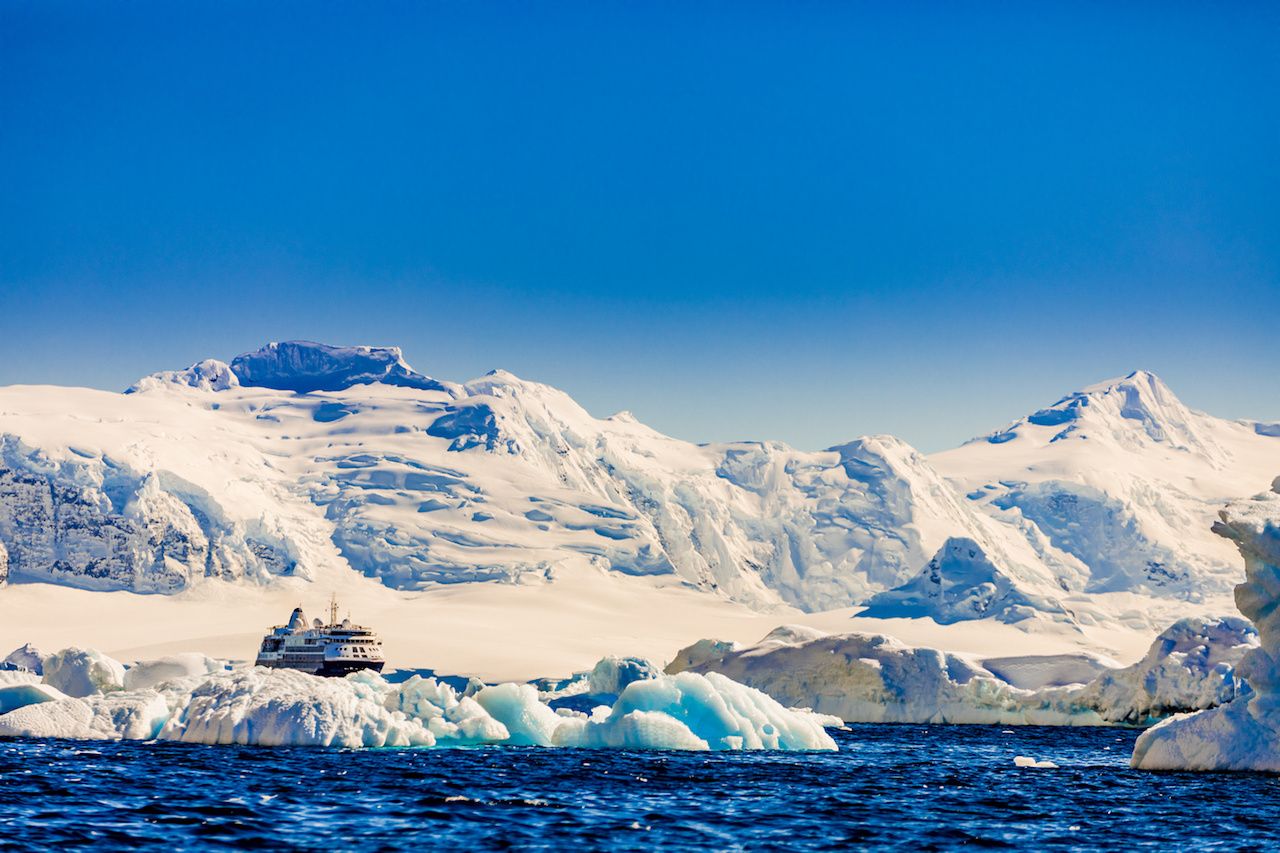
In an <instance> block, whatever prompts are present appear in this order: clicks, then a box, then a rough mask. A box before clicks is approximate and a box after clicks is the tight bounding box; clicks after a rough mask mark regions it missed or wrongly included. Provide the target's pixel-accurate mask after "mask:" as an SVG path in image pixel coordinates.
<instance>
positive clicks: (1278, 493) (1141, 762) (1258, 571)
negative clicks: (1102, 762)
mask: <svg viewBox="0 0 1280 853" xmlns="http://www.w3.org/2000/svg"><path fill="white" fill-rule="evenodd" d="M1271 488H1272V491H1271V492H1270V493H1269V494H1263V495H1259V496H1257V497H1255V498H1253V499H1252V500H1247V501H1238V502H1236V503H1233V504H1231V505H1230V506H1229V507H1228V508H1227V509H1225V510H1223V512H1222V513H1221V518H1222V520H1221V521H1219V522H1218V523H1216V524H1215V525H1214V528H1213V529H1214V532H1216V533H1217V534H1218V535H1220V536H1224V537H1226V538H1228V539H1230V540H1232V541H1233V542H1235V543H1236V546H1237V547H1238V548H1239V549H1240V553H1241V554H1242V555H1243V556H1244V566H1245V582H1244V583H1242V584H1240V585H1239V586H1237V587H1236V606H1237V607H1239V608H1240V612H1241V613H1243V614H1244V615H1245V616H1246V617H1248V618H1249V619H1250V620H1252V621H1253V623H1254V624H1255V625H1256V626H1257V628H1258V634H1259V637H1260V640H1261V646H1260V647H1259V648H1257V649H1254V650H1253V651H1251V652H1249V653H1248V654H1247V655H1245V657H1244V659H1243V660H1242V661H1241V664H1240V667H1239V672H1240V674H1241V675H1242V676H1243V677H1244V678H1245V679H1246V680H1247V681H1248V682H1249V686H1250V687H1252V688H1253V691H1254V693H1253V695H1252V696H1248V697H1241V698H1239V699H1237V700H1235V701H1233V702H1230V703H1228V704H1226V705H1223V706H1222V707H1220V708H1215V709H1214V710H1212V711H1202V712H1200V713H1198V714H1191V715H1187V716H1180V717H1174V718H1173V719H1170V720H1168V721H1166V722H1164V723H1162V724H1161V725H1158V726H1156V727H1155V728H1153V729H1151V730H1149V731H1147V732H1145V733H1144V734H1143V735H1142V736H1141V737H1140V738H1138V742H1137V743H1136V744H1135V745H1134V749H1133V761H1132V764H1133V766H1134V767H1136V768H1139V769H1143V770H1263V771H1269V772H1273V773H1274V772H1280V477H1277V478H1276V479H1275V481H1274V482H1273V483H1272V485H1271Z"/></svg>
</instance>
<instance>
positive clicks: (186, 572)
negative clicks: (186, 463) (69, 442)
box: [0, 436, 295, 593]
mask: <svg viewBox="0 0 1280 853" xmlns="http://www.w3.org/2000/svg"><path fill="white" fill-rule="evenodd" d="M162 483H163V484H162ZM0 553H3V554H4V560H3V561H0V564H2V566H3V568H4V569H5V571H4V573H3V574H4V575H5V576H7V577H8V578H10V579H13V580H19V579H20V580H24V581H48V582H53V583H61V584H67V585H70V586H77V587H82V588H85V589H97V590H111V589H128V590H133V591H136V592H160V593H169V592H176V591H178V590H180V589H183V588H185V587H186V586H187V585H189V584H190V583H191V582H192V581H193V580H196V579H198V578H201V577H222V578H241V577H257V578H264V577H267V576H270V575H280V574H288V573H290V572H291V571H292V570H293V568H294V565H295V561H294V559H293V558H292V557H291V556H290V547H289V545H288V543H286V542H284V541H282V540H279V539H274V541H273V540H272V539H267V538H264V537H255V536H254V535H251V534H250V533H249V532H248V531H247V530H246V529H245V528H244V526H243V525H241V524H238V523H234V522H230V521H228V520H227V519H226V518H225V516H224V514H223V513H222V511H221V509H220V507H219V506H218V504H217V503H216V501H213V500H212V499H211V498H209V497H208V496H207V495H205V494H204V493H202V491H201V490H200V489H197V488H195V487H193V486H190V485H189V484H183V483H181V482H179V481H178V480H177V479H176V478H173V477H172V476H167V475H166V474H165V472H158V471H140V470H136V469H134V468H132V467H131V466H129V465H126V464H124V463H121V462H117V461H114V460H112V459H111V458H109V457H105V456H93V455H87V454H86V455H75V454H72V458H70V459H54V458H51V457H50V456H48V455H46V454H45V453H43V452H42V451H41V450H40V449H38V448H33V447H30V446H28V445H26V444H25V443H23V442H22V441H21V440H19V439H18V438H16V437H14V436H0Z"/></svg>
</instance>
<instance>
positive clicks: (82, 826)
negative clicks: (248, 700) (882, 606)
mask: <svg viewBox="0 0 1280 853" xmlns="http://www.w3.org/2000/svg"><path fill="white" fill-rule="evenodd" d="M835 735H836V739H837V741H838V742H839V744H840V749H841V751H840V752H839V753H831V754H800V753H781V752H775V753H714V754H707V753H700V754H699V753H676V752H626V751H596V750H590V751H587V750H552V749H522V748H513V747H499V748H486V749H466V750H368V751H346V750H323V749H296V748H294V749H272V748H263V747H204V746H184V745H178V744H163V743H88V742H75V741H34V740H8V741H0V849H23V850H25V849H32V848H36V847H40V848H43V847H52V846H60V847H67V846H86V847H87V846H94V847H99V848H102V849H110V848H113V847H118V846H126V845H128V846H132V845H154V846H157V847H161V848H163V849H184V848H185V849H191V848H209V847H248V846H263V845H265V846H275V847H296V848H305V849H324V850H347V849H350V850H388V849H430V848H432V847H436V846H444V847H445V849H450V848H452V849H460V850H473V849H493V848H514V849H556V850H564V849H572V850H597V849H598V850H647V849H653V848H661V849H671V850H681V849H687V850H763V849H771V850H808V849H834V848H840V849H860V848H862V849H877V850H879V849H886V848H888V849H893V848H897V849H903V850H950V849H957V848H962V847H963V848H966V849H973V848H1019V849H1037V850H1043V849H1050V850H1077V849H1078V850H1093V849H1106V850H1131V849H1135V848H1136V849H1179V850H1188V849H1195V850H1211V849H1223V850H1235V849H1241V848H1262V849H1265V848H1268V847H1270V848H1275V847H1276V845H1278V844H1280V780H1278V779H1277V778H1275V777H1270V776H1264V775H1257V774H1231V775H1222V774H1188V773H1162V774H1153V773H1138V772H1134V771H1132V770H1130V769H1129V768H1128V758H1129V754H1130V751H1131V749H1132V747H1133V741H1134V739H1135V738H1136V736H1137V733H1136V732H1134V731H1130V730H1123V729H1062V728H1017V729H1009V730H1005V729H1001V728H999V727H991V726H953V727H947V726H871V725H864V726H854V727H853V729H852V731H849V732H837V733H835ZM1017 755H1029V756H1032V757H1035V758H1037V759H1048V760H1051V761H1053V762H1055V763H1056V764H1058V765H1059V767H1058V769H1027V768H1018V767H1015V766H1014V760H1013V759H1014V756H1017ZM424 845H429V847H425V848H424Z"/></svg>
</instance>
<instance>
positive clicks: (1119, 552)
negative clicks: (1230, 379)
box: [929, 371, 1280, 601]
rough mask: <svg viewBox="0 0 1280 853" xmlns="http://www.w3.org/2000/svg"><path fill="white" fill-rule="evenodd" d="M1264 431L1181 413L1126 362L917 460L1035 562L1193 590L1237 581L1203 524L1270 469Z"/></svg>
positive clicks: (1085, 583) (1152, 380)
mask: <svg viewBox="0 0 1280 853" xmlns="http://www.w3.org/2000/svg"><path fill="white" fill-rule="evenodd" d="M1274 432H1275V431H1274V430H1272V429H1270V427H1269V425H1266V424H1258V423H1254V422H1250V421H1228V420H1223V419H1221V418H1215V417H1213V416H1211V415H1207V414H1204V413H1202V412H1196V411H1193V410H1191V409H1189V408H1187V407H1186V406H1185V405H1183V403H1182V402H1181V401H1180V400H1178V398H1177V397H1176V396H1175V395H1174V394H1173V392H1172V391H1170V390H1169V388H1168V387H1167V386H1166V385H1165V384H1164V383H1163V382H1161V381H1160V379H1159V378H1157V377H1156V376H1154V375H1153V374H1151V373H1148V372H1145V371H1137V372H1135V373H1131V374H1129V375H1128V376H1125V377H1123V378H1120V379H1115V380H1111V381H1108V382H1103V383H1100V384H1098V385H1094V386H1091V387H1089V388H1086V389H1084V390H1083V391H1079V392H1077V393H1074V394H1069V395H1067V396H1066V397H1063V398H1062V399H1061V400H1059V401H1058V402H1057V403H1055V404H1053V405H1052V406H1049V407H1048V408H1045V409H1041V410H1039V411H1037V412H1035V413H1034V414H1032V415H1029V416H1028V417H1026V418H1023V419H1021V420H1019V421H1016V422H1015V423H1013V424H1011V425H1009V426H1008V427H1006V428H1005V429H1002V430H999V431H997V432H994V433H992V434H991V435H989V436H985V437H983V438H979V439H974V440H973V441H970V442H968V443H967V444H965V445H964V446H962V447H959V448H957V449H955V450H951V451H947V452H945V453H940V454H937V455H935V456H932V457H931V458H930V460H929V461H930V462H931V463H932V464H933V465H934V466H935V467H936V468H937V469H938V470H939V471H941V472H942V473H943V474H944V475H946V476H947V477H948V479H949V480H950V481H951V482H952V483H954V484H955V485H956V486H957V487H958V488H959V489H960V490H962V491H963V492H964V493H965V494H966V495H967V497H968V500H969V501H970V503H971V505H972V506H974V507H976V508H979V509H981V510H983V511H984V512H987V513H988V514H989V515H990V516H991V517H992V518H995V519H998V520H1000V521H1001V522H1003V523H1005V524H1007V525H1009V526H1011V527H1014V528H1016V529H1019V530H1022V531H1024V532H1025V534H1026V535H1027V537H1028V541H1029V542H1031V543H1033V547H1035V549H1036V550H1037V552H1038V553H1041V554H1044V555H1046V559H1055V560H1059V561H1064V562H1070V563H1073V564H1075V565H1078V566H1079V567H1080V568H1081V569H1082V570H1083V571H1084V575H1083V576H1082V577H1080V578H1079V579H1077V580H1076V581H1075V583H1079V584H1080V586H1079V588H1080V589H1082V590H1083V591H1084V592H1086V593H1090V594H1093V593H1105V592H1115V591H1138V592H1143V593H1147V594H1150V595H1155V596H1161V597H1175V598H1185V599H1188V600H1190V601H1196V600H1199V599H1201V598H1202V597H1203V596H1204V595H1206V594H1212V593H1214V592H1221V591H1225V590H1228V589H1230V587H1231V586H1233V585H1234V584H1236V583H1238V582H1239V581H1240V579H1241V569H1240V565H1239V558H1238V556H1236V555H1235V554H1234V552H1233V551H1232V549H1231V548H1230V546H1229V544H1228V543H1225V542H1223V541H1222V540H1221V539H1220V538H1219V537H1217V536H1214V535H1213V534H1212V533H1211V532H1210V529H1211V527H1212V526H1213V522H1214V520H1215V519H1216V517H1217V513H1218V510H1219V509H1221V507H1222V506H1223V505H1224V504H1225V503H1227V502H1228V501H1230V500H1232V499H1235V498H1238V497H1244V496H1248V495H1253V494H1256V493H1258V492H1262V491H1265V490H1266V488H1267V486H1268V484H1269V483H1270V482H1271V480H1272V478H1273V477H1275V475H1276V474H1277V473H1280V440H1277V437H1276V436H1275V435H1273V434H1272V433H1274Z"/></svg>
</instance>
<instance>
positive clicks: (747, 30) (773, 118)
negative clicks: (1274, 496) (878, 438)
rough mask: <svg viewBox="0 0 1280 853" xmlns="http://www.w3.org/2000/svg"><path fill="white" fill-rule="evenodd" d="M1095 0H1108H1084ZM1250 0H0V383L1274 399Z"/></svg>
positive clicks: (599, 408)
mask: <svg viewBox="0 0 1280 853" xmlns="http://www.w3.org/2000/svg"><path fill="white" fill-rule="evenodd" d="M1120 6H1123V7H1125V8H1118V7H1120ZM1278 43H1280V4H1276V3H1257V4H1249V3H1222V4H1209V3H1195V4H1179V3H1169V2H1162V3H1153V4H1150V5H1147V6H1144V5H1142V4H1132V3H1131V4H1109V3H1087V2H1072V3H1066V4H1062V5H1059V6H1055V5H1053V4H1047V3H1013V2H1010V3H941V2H940V3H936V4H911V3H877V4H866V5H859V4H844V3H808V2H778V3H775V4H752V3H743V2H734V3H724V4H718V3H687V2H678V3H660V2H637V3H630V4H618V3H609V2H601V0H593V2H585V3H581V4H565V3H529V4H526V3H509V4H492V5H490V4H484V3H473V2H452V1H451V2H440V3H428V2H413V3H403V4H401V3H355V2H349V3H320V2H306V3H286V2H273V3H261V2H244V3H242V2H207V3H206V2H195V0H192V2H181V3H172V2H164V3H154V4H153V3H149V2H127V3H125V2H120V3H111V2H93V3H83V4H75V3H72V4H68V3H61V2H53V0H36V2H24V1H23V0H9V2H5V3H3V4H0V384H9V383H19V382H21V383H60V384H75V385H89V386H95V387H102V388H112V389H119V388H123V387H124V386H126V385H128V384H129V383H130V382H132V381H133V380H134V379H135V378H137V377H138V376H140V375H142V374H145V373H149V372H151V371H154V370H158V369H162V368H174V367H182V366H185V365H187V364H189V363H191V362H193V361H195V360H197V359H199V358H203V357H207V356H214V357H220V358H224V359H229V358H230V357H231V356H234V355H235V354H237V353H239V352H242V351H244V350H248V349H254V348H256V347H257V346H259V345H261V344H262V343H265V342H266V341H268V340H284V339H291V338H308V339H313V340H322V341H328V342H331V343H370V344H398V345H400V346H402V347H403V348H404V350H405V354H406V357H407V358H408V360H409V361H410V362H411V363H412V364H413V365H414V366H415V367H417V368H418V369H419V370H421V371H423V372H425V373H429V374H432V375H436V376H440V377H444V378H449V379H458V380H460V379H466V378H471V377H473V376H476V375H479V374H480V373H483V372H484V371H486V370H489V369H490V368H493V367H505V368H507V369H509V370H512V371H513V372H515V373H517V374H519V375H521V376H525V377H527V378H532V379H538V380H541V381H545V382H549V383H551V384H554V385H557V386H559V387H561V388H563V389H565V390H566V391H568V392H569V393H571V394H572V395H573V396H575V397H576V398H577V399H578V400H579V401H580V402H582V403H583V404H584V405H585V406H587V408H588V409H590V410H591V411H592V412H594V413H595V414H598V415H605V414H609V413H611V412H613V411H615V410H618V409H623V408H627V409H631V410H632V411H634V412H635V413H636V414H637V416H638V417H640V418H641V419H642V420H644V421H646V422H648V423H650V424H651V425H653V426H655V427H657V428H659V429H661V430H663V431H665V432H669V433H672V434H674V435H677V436H680V437H683V438H688V439H692V440H699V441H701V440H719V439H736V438H778V439H782V440H785V441H788V442H791V443H793V444H796V445H798V446H801V447H806V448H815V447H821V446H827V445H830V444H834V443H837V442H840V441H844V440H848V439H850V438H853V437H855V436H857V435H860V434H864V433H874V432H890V433H894V434H896V435H899V436H901V437H903V438H905V439H906V440H908V441H910V442H912V443H914V444H916V445H917V446H919V447H921V448H922V449H925V450H935V449H941V448H943V447H946V446H949V445H952V444H956V443H959V442H960V441H962V440H964V439H966V438H968V437H970V436H972V435H976V434H980V433H984V432H987V431H990V430H991V429H994V428H996V427H998V426H1001V425H1002V424H1003V423H1004V422H1007V421H1009V420H1011V419H1013V418H1015V417H1017V416H1020V415H1022V414H1024V413H1025V412H1027V411H1030V410H1032V409H1034V408H1037V407H1039V406H1041V405H1045V404H1048V403H1051V402H1053V400H1055V399H1056V398H1057V397H1058V396H1060V395H1061V394H1063V393H1065V392H1068V391H1070V390H1073V389H1075V388H1077V387H1080V386H1083V385H1087V384H1090V383H1093V382H1095V381H1098V380H1100V379H1103V378H1106V377H1108V376H1112V375H1117V374H1122V373H1127V372H1128V371H1130V370H1132V369H1134V368H1136V367H1144V368H1147V369H1150V370H1154V371H1156V372H1157V373H1159V374H1160V375H1161V376H1163V377H1164V378H1165V380H1166V381H1167V382H1168V383H1169V384H1170V385H1171V386H1173V388H1174V390H1175V391H1177V392H1178V393H1179V394H1180V395H1181V396H1182V397H1183V398H1184V399H1185V400H1186V401H1187V402H1188V403H1189V404H1191V405H1193V406H1196V407H1199V408H1204V409H1207V410H1209V411H1212V412H1214V413H1216V414H1220V415H1224V416H1232V417H1245V416H1251V417H1259V418H1274V419H1280V346H1278V345H1277V344H1278V341H1277V337H1278V333H1280V50H1278V49H1277V44H1278Z"/></svg>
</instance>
